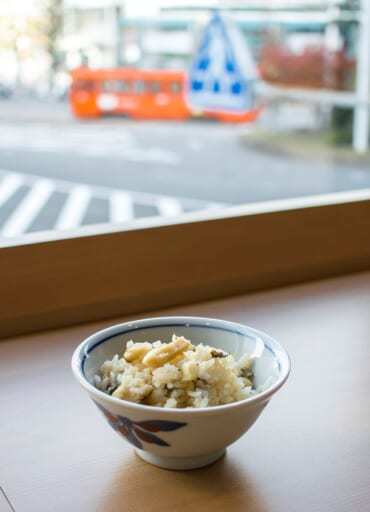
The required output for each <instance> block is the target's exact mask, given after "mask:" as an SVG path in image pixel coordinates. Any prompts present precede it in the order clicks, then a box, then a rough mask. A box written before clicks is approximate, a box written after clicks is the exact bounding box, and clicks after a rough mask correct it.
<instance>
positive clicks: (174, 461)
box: [135, 449, 226, 470]
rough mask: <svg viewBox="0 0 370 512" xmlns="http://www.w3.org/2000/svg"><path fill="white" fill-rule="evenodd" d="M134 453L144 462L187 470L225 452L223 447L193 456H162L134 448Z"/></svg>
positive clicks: (216, 458) (205, 464)
mask: <svg viewBox="0 0 370 512" xmlns="http://www.w3.org/2000/svg"><path fill="white" fill-rule="evenodd" d="M135 452H136V454H137V455H138V456H139V457H140V458H141V459H143V460H145V462H148V463H149V464H153V465H154V466H158V467H160V468H163V469H174V470H187V469H197V468H202V467H204V466H208V465H209V464H212V463H213V462H216V460H218V459H220V458H221V457H222V456H223V455H224V454H225V452H226V450H225V449H222V450H218V451H217V452H212V453H208V454H206V455H198V456H194V457H162V456H161V455H155V454H153V453H149V452H145V451H144V450H138V449H135Z"/></svg>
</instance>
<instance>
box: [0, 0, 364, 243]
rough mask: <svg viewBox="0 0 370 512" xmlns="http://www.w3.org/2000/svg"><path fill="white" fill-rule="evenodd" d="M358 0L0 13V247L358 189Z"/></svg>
mask: <svg viewBox="0 0 370 512" xmlns="http://www.w3.org/2000/svg"><path fill="white" fill-rule="evenodd" d="M369 47H370V21H369V2H368V1H367V0H364V1H362V2H361V1H360V0H357V1H356V0H327V1H325V0H320V1H319V0H269V1H267V0H255V1H246V0H245V1H244V0H238V1H231V0H219V1H217V0H214V1H211V0H204V1H200V2H197V1H194V0H193V1H190V0H167V1H166V0H151V1H150V2H147V1H146V2H145V1H144V0H122V1H117V0H116V1H111V0H29V1H27V2H23V1H22V0H13V2H12V3H11V4H10V3H8V5H0V237H3V238H5V237H14V236H19V235H23V234H25V233H29V232H37V231H46V230H68V229H73V228H75V227H79V226H83V225H89V224H90V225H91V224H100V223H116V222H126V221H127V222H132V221H133V220H135V219H139V218H142V217H155V216H162V217H169V216H176V215H179V214H181V213H183V212H188V211H198V210H203V209H209V208H225V207H227V206H229V205H233V204H244V203H251V202H256V201H266V200H271V199H285V198H290V197H301V196H307V195H312V194H323V193H328V192H337V191H343V190H354V189H361V188H367V187H369V186H370V157H369V152H368V147H369V77H370V62H369V61H370V57H369Z"/></svg>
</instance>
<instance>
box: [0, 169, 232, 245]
mask: <svg viewBox="0 0 370 512" xmlns="http://www.w3.org/2000/svg"><path fill="white" fill-rule="evenodd" d="M221 206H223V205H222V204H220V203H211V202H207V201H200V200H195V199H188V198H178V197H171V196H164V195H157V194H147V193H142V192H134V191H129V190H121V189H116V188H111V187H98V186H91V185H87V184H83V183H74V182H68V181H64V180H55V179H50V178H45V177H42V176H36V175H29V174H22V173H18V172H13V171H9V170H0V238H10V237H16V236H20V235H23V234H26V233H31V232H39V231H45V230H56V231H66V230H71V229H75V228H77V227H79V226H84V225H89V224H90V225H91V224H99V223H112V224H116V223H124V222H131V221H133V220H135V219H138V218H143V217H158V216H159V217H176V216H178V215H181V214H182V213H184V212H190V211H197V210H204V209H209V208H217V207H221Z"/></svg>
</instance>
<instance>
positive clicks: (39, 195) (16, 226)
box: [1, 179, 54, 237]
mask: <svg viewBox="0 0 370 512" xmlns="http://www.w3.org/2000/svg"><path fill="white" fill-rule="evenodd" d="M53 191H54V185H53V182H52V181H50V180H48V179H42V180H39V181H37V182H36V183H35V184H34V185H33V186H32V187H31V189H30V191H29V192H28V194H27V195H26V196H25V197H24V199H23V200H22V201H21V203H20V204H19V205H18V207H17V209H16V210H15V211H14V212H13V213H12V215H11V216H10V217H9V218H8V220H7V221H6V223H5V224H4V226H3V229H2V230H1V235H2V236H3V237H11V236H18V235H21V234H22V233H24V232H25V231H26V230H27V228H28V227H29V226H30V224H31V223H32V221H33V220H34V219H35V217H36V216H37V214H38V213H39V211H40V210H41V209H42V208H43V206H44V205H45V203H46V201H47V200H48V199H49V197H50V196H51V194H52V193H53Z"/></svg>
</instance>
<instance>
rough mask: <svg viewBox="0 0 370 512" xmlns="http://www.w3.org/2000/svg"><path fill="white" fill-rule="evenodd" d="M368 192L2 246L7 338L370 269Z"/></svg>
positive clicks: (3, 333)
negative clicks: (217, 216)
mask: <svg viewBox="0 0 370 512" xmlns="http://www.w3.org/2000/svg"><path fill="white" fill-rule="evenodd" d="M363 195H365V197H363ZM368 195H369V191H357V192H351V193H350V192H348V193H344V194H341V195H339V196H337V195H335V194H331V195H329V196H323V197H321V198H320V196H317V197H314V198H301V199H299V200H294V199H291V200H285V201H271V202H269V203H263V204H258V203H257V204H255V205H253V204H252V205H249V206H247V207H234V208H232V209H230V210H229V209H225V210H224V211H223V212H221V214H222V215H224V216H226V215H227V216H228V217H224V218H213V219H211V218H208V219H207V220H199V221H194V222H187V223H184V224H170V225H155V226H152V227H148V228H146V229H132V230H125V231H117V232H106V233H104V232H103V233H100V234H95V235H91V236H80V237H77V238H74V237H72V238H67V239H57V240H44V241H43V242H39V243H34V244H32V243H24V244H23V245H12V246H9V247H2V248H1V250H0V283H1V286H0V290H1V293H0V337H1V338H5V337H8V336H15V335H16V334H25V333H27V332H32V331H36V332H39V331H41V330H44V329H46V328H55V327H62V326H66V325H72V324H79V323H82V322H86V321H97V320H102V319H104V318H112V317H114V316H118V315H123V314H125V315H129V314H130V315H132V314H138V313H139V312H141V311H148V310H156V309H159V308H165V307H168V306H174V305H182V304H189V303H191V302H197V301H204V300H210V299H215V298H220V297H225V296H230V295H232V294H240V293H246V292H250V291H252V290H253V291H254V290H261V289H270V288H272V287H274V286H282V285H288V284H295V283H298V282H305V281H308V280H310V279H322V278H326V277H331V276H334V275H341V274H344V273H349V272H355V271H369V270H370V238H369V232H370V200H369V197H368ZM353 196H354V197H353ZM358 196H360V198H362V199H361V200H359V197H358ZM328 197H329V198H330V200H329V199H328ZM345 198H347V202H346V200H345ZM328 201H329V202H328ZM333 201H342V202H333ZM318 204H321V205H320V206H318ZM243 212H244V213H243ZM205 215H206V214H205ZM210 215H217V214H216V213H213V214H212V213H208V216H210ZM161 222H162V220H161ZM157 223H158V221H157ZM117 229H118V228H117ZM100 230H103V228H100ZM35 236H36V235H35ZM42 236H43V237H44V236H45V235H44V234H42ZM54 236H58V235H54ZM59 236H60V235H59ZM64 236H65V235H64ZM39 237H40V235H37V236H36V239H37V238H39ZM32 238H33V237H31V240H32ZM6 243H11V242H10V241H7V242H6ZM0 246H1V241H0ZM1 270H2V272H1Z"/></svg>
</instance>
